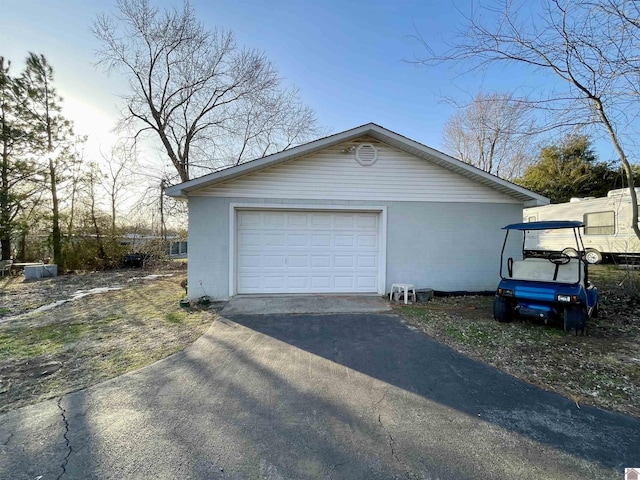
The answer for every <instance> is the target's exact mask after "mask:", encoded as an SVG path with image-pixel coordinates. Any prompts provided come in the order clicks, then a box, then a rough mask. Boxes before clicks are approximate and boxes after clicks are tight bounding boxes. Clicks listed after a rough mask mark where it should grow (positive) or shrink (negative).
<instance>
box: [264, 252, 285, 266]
mask: <svg viewBox="0 0 640 480" xmlns="http://www.w3.org/2000/svg"><path fill="white" fill-rule="evenodd" d="M285 258H286V257H285V256H284V255H263V257H262V259H263V263H262V264H263V266H264V267H265V268H284V267H285V263H286V262H285Z"/></svg>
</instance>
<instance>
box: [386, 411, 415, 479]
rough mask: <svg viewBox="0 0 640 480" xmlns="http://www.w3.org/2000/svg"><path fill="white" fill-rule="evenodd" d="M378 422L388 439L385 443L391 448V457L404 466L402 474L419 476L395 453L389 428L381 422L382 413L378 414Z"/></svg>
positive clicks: (412, 476)
mask: <svg viewBox="0 0 640 480" xmlns="http://www.w3.org/2000/svg"><path fill="white" fill-rule="evenodd" d="M378 423H379V424H380V426H381V427H382V429H383V430H384V432H385V433H386V434H387V435H388V437H389V438H388V440H387V443H388V444H389V448H390V449H391V457H392V458H393V459H394V460H395V461H396V462H398V463H399V464H400V465H402V467H403V468H404V475H405V477H407V478H419V477H418V476H417V475H416V474H414V473H412V472H411V471H410V469H409V466H408V465H407V464H406V463H405V462H404V461H402V460H401V459H400V457H398V455H397V454H396V449H395V440H394V439H393V436H392V435H391V433H389V430H387V427H385V426H384V423H382V415H381V414H378Z"/></svg>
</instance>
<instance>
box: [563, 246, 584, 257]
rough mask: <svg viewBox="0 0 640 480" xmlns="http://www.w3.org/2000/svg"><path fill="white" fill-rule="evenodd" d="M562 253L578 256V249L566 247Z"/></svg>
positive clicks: (568, 255)
mask: <svg viewBox="0 0 640 480" xmlns="http://www.w3.org/2000/svg"><path fill="white" fill-rule="evenodd" d="M562 254H563V255H566V256H567V257H571V258H578V257H579V256H580V255H578V251H577V250H576V249H575V248H571V247H567V248H565V249H564V250H562Z"/></svg>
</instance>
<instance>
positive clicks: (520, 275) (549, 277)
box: [508, 258, 584, 283]
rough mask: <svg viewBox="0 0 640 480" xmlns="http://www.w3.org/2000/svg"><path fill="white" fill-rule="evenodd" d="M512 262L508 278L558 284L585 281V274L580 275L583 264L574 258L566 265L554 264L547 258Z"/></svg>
mask: <svg viewBox="0 0 640 480" xmlns="http://www.w3.org/2000/svg"><path fill="white" fill-rule="evenodd" d="M509 260H511V259H509ZM511 262H513V263H512V268H511V271H510V272H509V277H508V278H512V279H515V280H529V281H534V282H557V283H578V281H579V280H581V279H582V280H584V274H583V275H580V273H579V269H580V266H581V264H582V262H581V261H580V260H579V259H577V258H572V259H571V260H570V261H569V263H567V264H564V265H556V264H553V263H551V262H550V261H549V260H547V259H546V258H527V259H525V260H511ZM511 262H509V263H511Z"/></svg>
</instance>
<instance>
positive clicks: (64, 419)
mask: <svg viewBox="0 0 640 480" xmlns="http://www.w3.org/2000/svg"><path fill="white" fill-rule="evenodd" d="M58 408H59V409H60V415H61V416H62V424H63V425H64V435H63V437H64V441H65V444H66V447H67V449H68V451H67V454H66V455H65V457H64V460H63V461H62V465H60V468H61V469H62V471H61V472H60V475H58V476H57V477H56V480H60V479H61V478H62V477H63V475H64V474H65V473H67V464H68V463H69V457H70V456H71V452H72V451H73V448H71V442H70V441H69V436H68V434H69V421H68V420H67V416H66V415H65V414H66V412H67V411H66V410H65V409H64V408H63V407H62V397H60V398H59V399H58Z"/></svg>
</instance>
